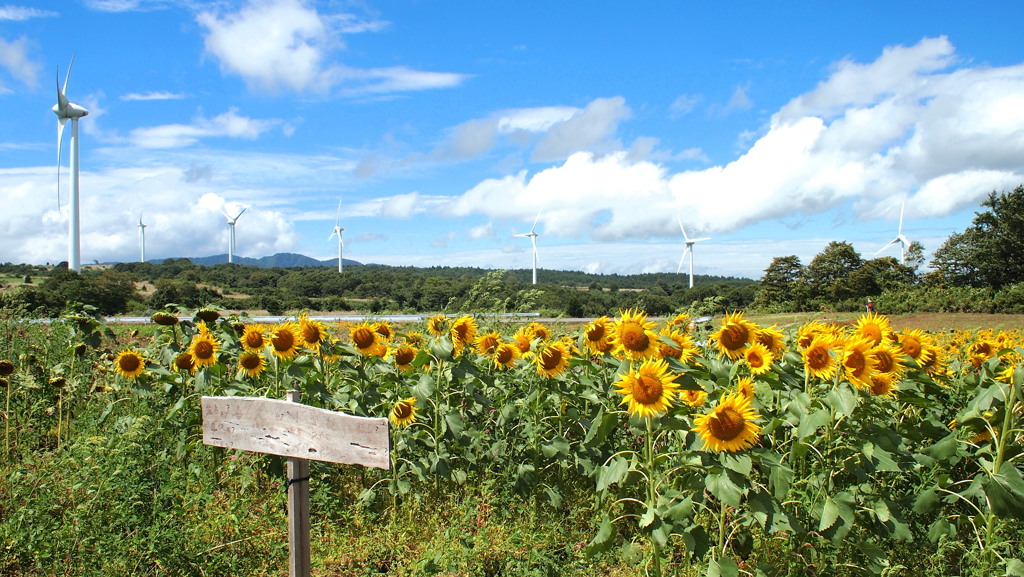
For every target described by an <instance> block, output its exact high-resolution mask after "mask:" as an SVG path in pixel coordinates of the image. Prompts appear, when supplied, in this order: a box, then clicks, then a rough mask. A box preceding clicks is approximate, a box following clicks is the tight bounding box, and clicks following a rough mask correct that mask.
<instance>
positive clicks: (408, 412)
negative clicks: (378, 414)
mask: <svg viewBox="0 0 1024 577" xmlns="http://www.w3.org/2000/svg"><path fill="white" fill-rule="evenodd" d="M394 412H395V417H398V418H399V419H408V418H409V417H411V416H412V405H410V404H409V403H406V402H405V401H402V402H401V403H398V404H397V405H395V408H394Z"/></svg>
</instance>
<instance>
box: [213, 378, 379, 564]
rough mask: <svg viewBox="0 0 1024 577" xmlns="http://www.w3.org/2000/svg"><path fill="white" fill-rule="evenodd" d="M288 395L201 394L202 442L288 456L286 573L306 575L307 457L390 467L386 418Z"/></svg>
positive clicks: (307, 526)
mask: <svg viewBox="0 0 1024 577" xmlns="http://www.w3.org/2000/svg"><path fill="white" fill-rule="evenodd" d="M298 401H299V392H298V391H288V400H287V401H282V400H278V399H268V398H264V397H203V442H204V443H206V444H207V445H212V446H214V447H225V448H230V449H241V450H243V451H254V452H257V453H269V454H271V455H280V456H282V457H288V471H287V473H288V483H287V485H285V488H286V490H287V492H288V551H289V554H288V574H289V575H290V576H291V577H308V576H309V574H310V555H309V461H310V460H313V461H328V462H332V463H346V464H351V465H362V466H364V467H376V468H378V469H388V468H390V467H391V456H390V441H389V437H388V420H387V419H384V418H371V417H353V416H351V415H346V414H344V413H337V412H334V411H328V410H327V409H318V408H316V407H310V406H308V405H303V404H300V403H299V402H298Z"/></svg>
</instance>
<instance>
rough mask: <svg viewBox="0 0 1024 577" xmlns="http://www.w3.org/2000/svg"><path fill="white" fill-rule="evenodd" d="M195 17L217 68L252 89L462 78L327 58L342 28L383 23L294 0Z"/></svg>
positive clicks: (254, 0)
mask: <svg viewBox="0 0 1024 577" xmlns="http://www.w3.org/2000/svg"><path fill="white" fill-rule="evenodd" d="M196 21H197V22H198V23H199V24H200V25H201V26H202V27H204V28H205V29H206V31H207V34H206V39H205V47H206V51H207V53H209V54H210V55H212V56H213V57H214V58H215V59H217V60H218V61H219V63H220V66H221V69H222V70H223V71H224V72H226V73H230V74H237V75H239V76H241V77H242V78H243V79H244V80H245V82H246V83H247V84H248V85H249V86H250V87H251V88H254V89H258V90H266V91H270V92H276V91H278V90H280V89H282V88H283V89H289V90H293V91H295V92H313V93H320V94H326V93H327V92H328V91H329V90H331V89H332V88H334V87H335V86H337V85H339V84H341V85H344V91H345V93H347V94H385V93H391V92H404V91H413V90H427V89H433V88H447V87H451V86H457V85H458V84H460V83H461V82H463V80H464V79H465V78H466V77H465V76H464V75H461V74H454V73H443V72H427V71H419V70H412V69H410V68H407V67H404V66H394V67H386V68H371V69H357V68H351V67H347V66H343V65H341V64H335V63H332V62H330V60H329V57H330V56H331V54H332V52H334V51H335V50H337V49H339V48H342V47H343V41H342V38H341V34H342V33H343V32H344V33H357V32H368V31H379V30H382V29H384V28H386V23H372V22H365V21H359V20H357V19H355V18H354V17H353V16H351V15H322V14H320V13H319V12H318V11H317V10H316V8H314V7H311V6H309V5H307V4H306V3H304V2H301V1H300V0H250V1H249V2H248V3H246V5H245V6H244V7H242V8H241V9H240V10H239V11H238V12H235V13H231V14H226V15H220V14H217V13H215V12H213V11H206V12H201V13H199V14H198V15H197V16H196Z"/></svg>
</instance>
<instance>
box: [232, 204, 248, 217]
mask: <svg viewBox="0 0 1024 577" xmlns="http://www.w3.org/2000/svg"><path fill="white" fill-rule="evenodd" d="M246 208H249V207H246ZM244 212H245V208H243V209H242V212H240V213H238V216H236V217H235V220H238V219H239V218H241V217H242V213H244Z"/></svg>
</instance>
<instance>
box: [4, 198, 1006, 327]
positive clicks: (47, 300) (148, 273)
mask: <svg viewBox="0 0 1024 577" xmlns="http://www.w3.org/2000/svg"><path fill="white" fill-rule="evenodd" d="M981 207H982V210H981V211H979V212H977V213H976V215H975V218H974V220H973V222H972V224H971V226H969V227H968V228H967V229H966V230H964V231H963V232H959V233H954V234H952V235H951V236H950V237H949V238H947V239H946V241H945V242H944V243H943V244H942V246H940V247H939V248H938V249H937V250H936V251H935V252H934V254H933V259H932V261H931V262H930V263H929V264H930V267H929V268H930V270H928V271H922V268H923V267H924V265H925V258H924V247H923V246H922V245H921V244H920V243H918V242H914V243H911V245H910V247H909V248H908V250H907V251H906V255H905V259H904V261H903V262H900V261H899V260H897V259H895V258H893V257H882V258H873V259H865V258H864V257H863V256H862V255H860V253H858V252H857V251H856V250H855V249H854V248H853V246H852V245H851V244H850V243H849V242H846V241H833V242H830V243H829V244H828V245H827V246H825V247H824V248H823V249H822V251H821V252H820V253H818V254H817V255H815V256H814V258H813V259H811V261H810V262H809V263H807V264H804V263H802V262H801V260H800V258H799V257H798V256H796V255H788V256H780V257H776V258H774V259H773V260H772V261H771V263H770V264H769V266H768V268H766V269H765V271H764V275H763V276H762V277H761V279H760V280H759V281H754V280H751V279H742V278H733V277H716V276H704V275H697V276H696V281H697V282H696V286H694V287H693V288H689V286H688V279H687V278H685V277H684V275H679V274H672V273H651V274H637V275H618V274H611V275H598V274H589V273H585V272H580V271H554V270H542V271H541V275H540V277H541V279H542V281H543V282H542V283H541V284H538V285H533V284H532V283H531V271H530V270H523V269H520V270H509V271H495V270H487V269H479V268H470V267H395V266H383V265H353V266H347V267H346V268H345V271H344V272H343V273H340V274H339V273H338V272H337V271H336V270H334V269H332V268H325V267H293V268H282V267H279V268H260V267H255V266H246V265H240V264H220V265H214V266H201V265H197V264H195V263H193V262H191V261H190V260H188V259H168V260H165V261H163V262H161V263H152V262H146V263H120V264H117V265H114V266H112V267H110V268H106V269H92V268H87V269H85V270H83V272H82V273H76V272H73V271H69V270H67V266H66V264H63V265H58V266H57V267H53V268H49V267H41V266H35V265H15V264H10V263H7V264H3V265H0V274H3V275H4V276H6V277H8V278H9V279H15V281H14V282H12V283H9V284H13V285H14V286H13V287H12V286H8V287H7V288H6V289H5V290H3V292H0V305H3V306H6V307H18V308H21V309H23V310H25V311H26V312H28V313H29V314H32V315H37V316H53V315H57V314H60V312H61V311H62V310H63V309H64V308H65V307H66V306H67V305H68V303H71V302H78V303H82V304H87V305H90V306H93V307H95V308H96V309H97V310H98V311H99V312H101V313H103V314H108V315H113V314H124V313H133V314H146V313H148V312H151V311H153V310H157V309H160V308H163V307H165V306H166V305H167V304H168V303H175V304H178V305H182V306H186V307H200V306H207V305H215V306H220V307H223V308H225V309H232V310H235V309H242V310H266V311H268V312H270V313H271V314H281V313H286V312H299V311H322V312H328V311H330V312H348V311H355V312H362V313H369V314H383V313H431V312H541V313H542V314H546V315H551V316H566V317H599V316H603V315H615V314H617V313H618V311H620V310H625V309H630V308H638V309H642V310H644V311H646V312H647V313H648V314H650V315H668V314H673V313H678V312H688V313H690V314H692V315H695V316H700V315H715V314H721V313H724V312H726V311H729V310H736V309H746V310H751V311H757V312H801V311H818V310H822V309H826V310H834V311H856V310H863V308H864V304H865V302H866V299H868V298H871V299H873V301H874V303H875V304H876V306H877V310H878V311H879V312H885V313H889V314H901V313H907V312H915V311H934V312H1024V186H1018V187H1017V188H1015V189H1014V190H1012V191H1008V192H1002V193H996V192H992V193H991V194H990V195H989V196H988V198H987V199H985V200H984V201H983V202H982V203H981ZM17 280H20V281H21V282H20V283H19V282H17Z"/></svg>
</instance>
